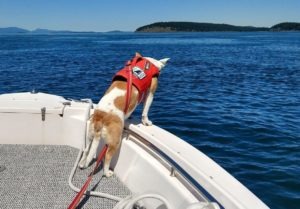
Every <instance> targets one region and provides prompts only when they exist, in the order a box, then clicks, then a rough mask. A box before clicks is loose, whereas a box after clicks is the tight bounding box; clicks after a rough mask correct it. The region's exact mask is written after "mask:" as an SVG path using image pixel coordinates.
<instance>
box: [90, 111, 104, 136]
mask: <svg viewBox="0 0 300 209" xmlns="http://www.w3.org/2000/svg"><path fill="white" fill-rule="evenodd" d="M105 114H106V113H105V112H103V111H101V110H95V111H94V114H93V115H92V123H93V124H94V131H95V133H100V132H101V129H102V127H103V118H104V116H105Z"/></svg>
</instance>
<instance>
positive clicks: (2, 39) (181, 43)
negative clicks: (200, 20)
mask: <svg viewBox="0 0 300 209" xmlns="http://www.w3.org/2000/svg"><path fill="white" fill-rule="evenodd" d="M136 51H137V52H140V53H141V54H142V55H144V56H150V57H154V58H158V59H161V58H165V57H169V58H171V59H170V61H169V63H168V65H167V66H166V68H165V69H163V71H162V74H161V75H160V78H159V88H158V90H157V93H156V95H155V98H154V102H153V105H152V107H151V109H150V119H151V120H152V121H153V123H154V124H156V125H158V126H160V127H162V128H164V129H166V130H168V131H170V132H172V133H174V134H176V135H178V136H179V137H181V138H183V139H184V140H186V141H187V142H188V143H190V144H192V145H193V146H195V147H196V148H197V149H199V150H201V151H202V152H204V153H205V154H207V155H208V156H209V157H211V158H212V159H213V160H215V161H216V162H217V163H219V164H220V165H221V166H222V167H224V168H225V169H226V170H227V171H229V172H230V173H231V174H232V175H233V176H235V177H236V178H237V179H238V180H239V181H241V182H242V183H243V184H244V185H246V186H247V187H248V188H249V189H250V190H251V191H252V192H254V193H255V194H256V195H257V196H258V197H259V198H261V199H262V200H263V201H264V202H265V203H266V204H267V205H268V206H269V207H271V208H274V209H292V208H293V209H296V208H300V33H297V32H291V33H288V32H285V33H272V32H259V33H257V32H252V33H174V34H136V33H103V34H101V33H100V34H61V35H0V94H2V93H10V92H24V91H32V90H35V91H38V92H45V93H50V94H58V95H61V96H63V97H65V98H73V99H80V98H91V99H92V100H93V101H94V102H98V101H99V99H100V97H101V96H102V95H103V93H104V91H105V90H106V88H107V87H108V85H109V84H110V82H111V79H112V77H113V75H114V73H115V72H116V71H117V70H119V69H121V68H122V67H123V65H124V64H125V61H127V60H129V59H130V58H132V56H133V55H134V54H135V52H136ZM140 115H141V108H138V110H137V111H136V112H135V113H134V117H137V118H139V117H140ZM253 209H255V208H253Z"/></svg>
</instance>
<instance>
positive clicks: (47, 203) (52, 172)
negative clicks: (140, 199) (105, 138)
mask: <svg viewBox="0 0 300 209" xmlns="http://www.w3.org/2000/svg"><path fill="white" fill-rule="evenodd" d="M78 151H79V150H77V149H75V148H72V147H69V146H42V145H41V146H40V145H1V144H0V165H4V166H5V167H6V170H4V171H2V172H0V208H2V209H5V208H9V209H18V208H22V209H25V208H38V209H42V208H67V206H68V205H69V204H70V202H71V201H72V199H73V197H74V196H75V195H76V192H74V191H73V190H71V188H70V187H69V185H68V177H69V174H70V172H71V169H72V167H73V165H74V162H75V160H76V157H77V154H78ZM91 169H92V167H89V168H88V169H85V170H80V169H77V171H76V174H75V177H74V180H73V184H74V185H75V186H77V187H81V186H82V185H83V183H84V182H85V180H86V178H87V175H88V174H89V173H90V171H91ZM91 188H92V189H93V190H95V191H101V192H107V193H110V194H112V195H116V196H119V197H126V196H127V195H129V194H130V191H129V190H128V189H127V188H126V187H125V186H124V185H123V184H122V183H121V182H120V180H119V179H118V178H117V177H116V176H113V177H111V178H105V177H102V171H99V173H97V174H96V175H95V176H94V178H93V181H92V183H91V185H90V187H89V189H91ZM116 203H117V202H115V201H113V200H108V199H105V198H98V197H92V196H87V197H85V198H84V199H83V201H82V202H81V204H80V205H79V207H78V208H103V209H110V208H113V207H114V206H115V205H116Z"/></svg>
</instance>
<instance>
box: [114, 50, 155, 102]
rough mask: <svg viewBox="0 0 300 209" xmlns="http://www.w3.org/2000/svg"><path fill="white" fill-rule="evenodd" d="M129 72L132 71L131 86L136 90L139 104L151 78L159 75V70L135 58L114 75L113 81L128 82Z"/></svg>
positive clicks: (141, 59) (146, 61)
mask: <svg viewBox="0 0 300 209" xmlns="http://www.w3.org/2000/svg"><path fill="white" fill-rule="evenodd" d="M129 70H131V71H132V84H133V85H134V86H135V87H136V88H137V89H138V91H139V102H141V101H142V100H143V99H144V96H145V95H146V93H147V91H148V89H149V88H150V86H151V81H152V78H153V77H155V76H158V75H159V69H158V67H156V66H155V65H154V64H152V63H151V62H150V61H148V60H147V59H145V58H143V57H137V56H136V57H134V58H133V59H132V60H130V61H128V62H127V64H126V66H125V67H124V68H123V69H121V70H120V71H119V72H117V73H116V74H115V76H114V78H113V81H115V80H128V76H129V73H128V72H129Z"/></svg>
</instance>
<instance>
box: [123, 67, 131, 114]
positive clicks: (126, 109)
mask: <svg viewBox="0 0 300 209" xmlns="http://www.w3.org/2000/svg"><path fill="white" fill-rule="evenodd" d="M127 72H128V74H129V76H128V80H127V90H126V99H125V107H124V114H125V115H126V113H127V111H128V109H129V104H130V98H131V91H132V68H131V65H129V66H128V67H127Z"/></svg>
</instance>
